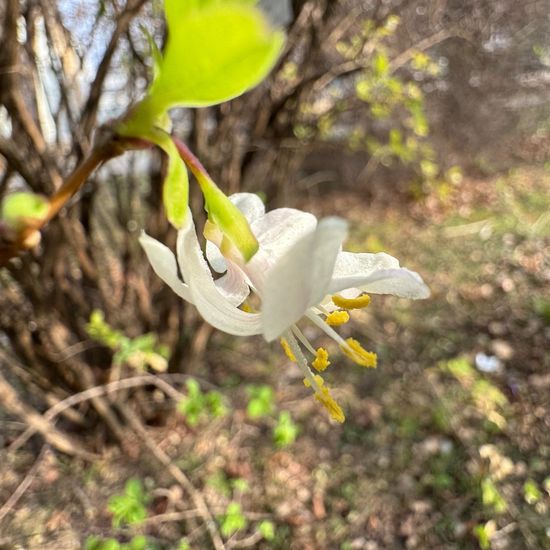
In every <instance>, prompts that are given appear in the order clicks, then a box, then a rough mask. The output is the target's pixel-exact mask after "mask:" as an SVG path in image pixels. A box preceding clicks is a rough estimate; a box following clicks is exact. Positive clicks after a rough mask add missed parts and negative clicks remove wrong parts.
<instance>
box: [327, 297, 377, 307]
mask: <svg viewBox="0 0 550 550" xmlns="http://www.w3.org/2000/svg"><path fill="white" fill-rule="evenodd" d="M332 303H333V304H334V305H336V306H338V307H341V308H343V309H361V308H363V307H367V306H368V305H369V304H370V296H369V295H368V294H363V295H362V296H358V297H357V298H344V297H343V296H340V295H339V294H335V295H334V296H333V297H332Z"/></svg>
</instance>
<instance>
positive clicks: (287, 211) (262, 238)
mask: <svg viewBox="0 0 550 550" xmlns="http://www.w3.org/2000/svg"><path fill="white" fill-rule="evenodd" d="M316 225H317V218H315V216H314V215H313V214H310V213H309V212H302V211H301V210H295V209H294V208H277V209H276V210H271V212H268V213H267V214H266V215H265V216H262V217H261V218H258V219H257V220H256V221H254V222H252V224H251V229H252V232H253V233H254V235H255V236H256V238H257V239H258V242H259V243H260V247H261V249H262V250H264V251H265V253H266V254H267V255H268V256H269V257H270V259H272V260H273V261H277V260H278V259H279V258H280V257H282V256H284V255H285V254H286V252H287V251H288V250H289V249H290V248H291V247H292V246H293V245H294V244H295V243H296V242H297V241H299V240H300V239H301V238H302V237H303V236H304V235H307V234H308V233H311V231H313V230H314V229H315V226H316Z"/></svg>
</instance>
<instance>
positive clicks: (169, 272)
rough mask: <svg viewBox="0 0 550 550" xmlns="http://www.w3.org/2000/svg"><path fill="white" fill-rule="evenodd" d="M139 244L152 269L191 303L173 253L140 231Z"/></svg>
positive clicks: (189, 294) (187, 289)
mask: <svg viewBox="0 0 550 550" xmlns="http://www.w3.org/2000/svg"><path fill="white" fill-rule="evenodd" d="M139 244H141V246H142V247H143V250H145V254H146V255H147V259H148V260H149V263H150V264H151V267H152V268H153V271H154V272H155V273H156V274H157V275H158V276H159V277H160V278H161V279H162V280H163V281H164V282H165V283H166V284H167V285H168V286H169V287H170V288H171V289H172V290H173V291H174V292H175V293H176V294H177V295H178V296H179V297H180V298H183V299H184V300H187V301H188V302H191V303H193V300H192V298H191V292H190V290H189V287H188V286H187V285H186V284H184V283H182V281H181V280H180V278H179V276H178V266H177V264H176V258H175V256H174V253H173V252H172V251H171V250H170V249H169V248H168V247H167V246H165V245H164V244H162V243H160V242H159V241H157V240H156V239H153V237H150V236H149V235H147V233H145V232H142V233H141V235H140V237H139Z"/></svg>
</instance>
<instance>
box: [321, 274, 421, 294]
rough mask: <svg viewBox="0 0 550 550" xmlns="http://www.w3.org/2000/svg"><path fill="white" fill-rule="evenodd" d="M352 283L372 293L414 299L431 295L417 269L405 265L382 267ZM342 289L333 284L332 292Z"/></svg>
mask: <svg viewBox="0 0 550 550" xmlns="http://www.w3.org/2000/svg"><path fill="white" fill-rule="evenodd" d="M352 284H353V286H354V287H357V288H360V289H361V290H363V291H365V292H368V293H370V294H392V295H393V296H399V297H400V298H409V299H412V300H418V299H421V298H428V297H429V296H430V289H429V288H428V287H427V286H426V285H425V284H424V281H423V280H422V277H420V275H419V274H418V273H416V272H415V271H410V270H409V269H406V268H404V267H401V268H397V269H380V270H378V271H374V272H371V273H370V274H368V275H365V276H364V277H362V278H360V277H357V278H355V279H354V280H353V282H352ZM340 289H341V287H340V288H338V287H336V288H335V287H332V286H331V287H330V292H331V293H333V292H338V290H340Z"/></svg>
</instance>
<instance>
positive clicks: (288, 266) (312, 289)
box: [262, 218, 347, 341]
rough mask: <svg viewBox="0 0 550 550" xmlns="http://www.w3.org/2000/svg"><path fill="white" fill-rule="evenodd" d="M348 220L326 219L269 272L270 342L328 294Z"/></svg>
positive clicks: (265, 299)
mask: <svg viewBox="0 0 550 550" xmlns="http://www.w3.org/2000/svg"><path fill="white" fill-rule="evenodd" d="M346 228H347V225H346V222H345V221H344V220H341V219H340V218H324V219H322V220H321V221H320V222H319V224H318V225H317V227H316V229H315V230H314V231H311V232H310V233H308V234H306V235H305V236H303V237H302V238H301V239H300V240H299V241H298V242H297V243H295V245H294V246H293V247H292V248H291V249H290V250H289V251H288V252H287V253H286V254H285V255H284V256H283V257H282V258H281V259H280V260H279V261H278V262H277V263H276V264H275V265H274V266H273V268H272V269H271V270H270V271H269V272H268V274H267V279H266V284H265V288H264V290H263V295H262V314H263V316H264V336H265V338H266V340H268V341H270V340H273V339H275V338H277V336H279V335H280V334H281V333H282V332H283V331H284V330H285V329H286V328H288V327H289V326H291V325H292V324H294V323H295V322H296V321H298V319H300V318H301V317H302V316H303V315H304V313H305V312H306V310H307V309H308V308H309V307H310V306H312V305H314V304H317V303H319V302H320V301H321V299H322V298H323V297H324V296H325V295H326V294H327V290H328V286H329V284H330V281H331V277H332V272H333V270H334V262H335V261H336V256H337V254H338V251H339V250H340V246H341V244H342V241H343V240H344V238H345V236H346Z"/></svg>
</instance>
